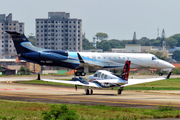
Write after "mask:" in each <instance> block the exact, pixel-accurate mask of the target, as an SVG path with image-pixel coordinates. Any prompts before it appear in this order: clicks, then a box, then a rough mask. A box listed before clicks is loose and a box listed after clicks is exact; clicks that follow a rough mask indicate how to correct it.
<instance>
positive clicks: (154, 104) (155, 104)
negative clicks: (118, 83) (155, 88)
mask: <svg viewBox="0 0 180 120" xmlns="http://www.w3.org/2000/svg"><path fill="white" fill-rule="evenodd" d="M0 95H2V96H15V97H19V96H17V95H7V94H0ZM22 97H30V98H42V99H54V100H69V101H72V100H73V101H79V102H99V103H116V104H117V103H119V104H129V105H148V106H159V105H163V106H168V105H167V103H166V104H157V103H151V104H149V103H132V101H130V102H120V101H115V102H113V101H99V100H82V99H81V100H79V99H67V98H53V97H39V96H38V97H37V96H28V95H23V96H22ZM61 97H65V96H61ZM174 107H180V105H177V104H176V105H174Z"/></svg>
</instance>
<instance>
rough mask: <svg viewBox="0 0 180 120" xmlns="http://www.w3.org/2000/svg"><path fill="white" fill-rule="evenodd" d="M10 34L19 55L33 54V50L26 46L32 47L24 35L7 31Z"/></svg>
mask: <svg viewBox="0 0 180 120" xmlns="http://www.w3.org/2000/svg"><path fill="white" fill-rule="evenodd" d="M6 32H7V33H9V34H10V35H11V37H12V39H13V42H14V46H15V48H16V51H17V54H22V53H27V52H32V50H30V49H28V48H27V47H26V46H27V45H25V44H28V46H32V44H31V43H30V42H29V40H28V39H27V38H26V36H25V35H24V34H21V33H18V32H16V31H6Z"/></svg>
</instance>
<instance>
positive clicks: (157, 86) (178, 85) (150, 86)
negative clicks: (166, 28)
mask: <svg viewBox="0 0 180 120" xmlns="http://www.w3.org/2000/svg"><path fill="white" fill-rule="evenodd" d="M17 83H31V84H47V85H48V84H49V85H59V86H72V87H74V85H70V84H64V83H55V82H45V81H40V80H31V81H20V82H17ZM124 90H180V79H179V78H170V79H166V80H160V81H155V82H149V83H142V84H137V85H131V86H127V87H124Z"/></svg>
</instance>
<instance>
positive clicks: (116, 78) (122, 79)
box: [41, 60, 171, 95]
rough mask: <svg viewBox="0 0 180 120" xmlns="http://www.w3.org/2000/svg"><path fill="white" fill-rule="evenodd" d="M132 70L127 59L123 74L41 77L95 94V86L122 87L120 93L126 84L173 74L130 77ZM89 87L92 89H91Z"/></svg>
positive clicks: (150, 80) (99, 73) (156, 79)
mask: <svg viewBox="0 0 180 120" xmlns="http://www.w3.org/2000/svg"><path fill="white" fill-rule="evenodd" d="M129 70H130V61H128V60H127V61H126V63H125V65H124V68H123V71H122V73H121V75H115V74H114V73H112V72H109V71H106V70H98V71H96V72H95V74H94V75H90V76H89V77H88V80H86V79H84V78H82V77H79V78H76V77H75V78H72V80H70V81H66V80H49V79H41V80H42V81H50V82H57V83H66V84H73V85H75V88H76V89H77V85H80V86H84V90H85V92H86V95H89V93H90V94H93V89H92V88H93V87H96V88H113V87H120V89H118V94H121V92H122V91H123V88H124V86H128V85H134V84H139V83H146V82H152V81H158V80H164V79H168V78H169V77H170V75H171V72H170V73H169V74H168V76H167V77H161V78H150V79H128V76H129ZM89 87H90V88H91V90H90V91H89Z"/></svg>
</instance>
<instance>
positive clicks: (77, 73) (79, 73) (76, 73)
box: [74, 71, 86, 76]
mask: <svg viewBox="0 0 180 120" xmlns="http://www.w3.org/2000/svg"><path fill="white" fill-rule="evenodd" d="M74 74H75V76H85V75H86V73H85V72H79V71H77V72H75V73H74Z"/></svg>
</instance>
